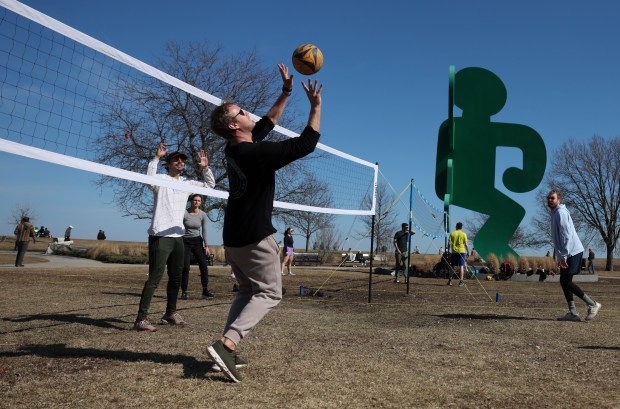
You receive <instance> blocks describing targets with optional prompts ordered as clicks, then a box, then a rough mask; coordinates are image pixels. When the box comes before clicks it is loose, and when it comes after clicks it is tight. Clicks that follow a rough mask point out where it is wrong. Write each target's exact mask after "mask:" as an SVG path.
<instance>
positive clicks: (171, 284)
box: [138, 236, 185, 319]
mask: <svg viewBox="0 0 620 409" xmlns="http://www.w3.org/2000/svg"><path fill="white" fill-rule="evenodd" d="M184 253H185V249H184V247H183V238H182V237H159V236H149V278H148V279H147V280H146V282H145V283H144V288H143V289H142V296H141V297H140V307H139V309H138V319H142V318H146V317H148V315H149V307H150V305H151V299H153V294H154V293H155V290H156V289H157V286H158V285H159V282H160V281H161V278H162V277H163V275H164V271H165V270H166V267H168V286H167V287H166V295H167V297H168V301H167V304H166V313H167V314H168V313H172V312H175V311H176V310H177V298H178V297H179V288H181V274H182V272H183V257H184Z"/></svg>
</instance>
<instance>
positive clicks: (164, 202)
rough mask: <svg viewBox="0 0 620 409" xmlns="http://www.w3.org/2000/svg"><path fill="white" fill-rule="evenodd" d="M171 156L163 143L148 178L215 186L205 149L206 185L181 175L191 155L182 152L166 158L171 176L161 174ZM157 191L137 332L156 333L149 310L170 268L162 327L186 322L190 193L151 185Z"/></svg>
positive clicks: (150, 167) (204, 168)
mask: <svg viewBox="0 0 620 409" xmlns="http://www.w3.org/2000/svg"><path fill="white" fill-rule="evenodd" d="M167 153H168V149H166V144H165V143H163V142H161V143H160V144H159V146H158V148H157V153H156V154H155V157H154V158H153V159H152V160H151V162H150V163H149V166H148V170H147V175H149V176H155V177H157V178H160V179H164V180H170V181H175V182H181V183H188V184H192V185H196V186H208V187H213V186H215V179H214V177H213V173H212V172H211V169H209V159H208V158H207V154H206V153H205V152H204V151H203V150H201V151H200V152H199V154H198V156H199V158H200V163H199V166H200V169H201V170H202V175H203V178H204V180H205V181H204V182H199V181H194V180H186V179H185V178H184V177H182V176H181V172H182V171H183V169H184V168H185V161H186V160H187V156H186V155H184V154H183V153H181V152H172V153H170V154H168V155H167V156H166V157H165V161H166V164H165V168H166V169H167V170H168V174H163V173H157V165H158V164H159V161H160V160H161V159H162V158H163V157H164V156H165V155H166V154H167ZM149 188H150V189H151V190H152V191H153V195H154V204H153V219H152V221H151V227H150V228H149V230H148V233H149V278H148V279H147V280H146V282H145V283H144V288H143V289H142V296H141V297H140V307H139V309H138V317H137V318H136V322H135V324H134V327H133V328H134V329H135V330H136V331H148V332H155V331H156V330H157V328H155V326H154V325H153V324H151V322H150V321H149V318H148V314H149V307H150V305H151V299H152V298H153V294H154V293H155V289H156V288H157V286H158V285H159V282H160V281H161V279H162V277H163V275H164V271H165V270H166V266H167V265H169V266H170V268H169V269H168V286H167V288H166V294H167V304H166V313H165V314H164V316H163V317H162V319H161V323H162V324H172V325H185V321H184V320H183V318H182V317H181V315H180V314H179V313H177V311H176V309H177V298H178V296H179V288H180V287H181V273H182V271H183V256H184V247H183V234H184V233H185V227H183V215H184V214H185V209H186V206H187V198H188V197H189V195H190V193H189V192H184V191H181V190H176V189H172V188H169V187H162V186H157V185H151V186H149Z"/></svg>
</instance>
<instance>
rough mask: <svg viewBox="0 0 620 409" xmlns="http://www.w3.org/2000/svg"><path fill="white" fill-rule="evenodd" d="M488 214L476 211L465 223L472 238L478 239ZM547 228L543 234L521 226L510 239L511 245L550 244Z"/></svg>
mask: <svg viewBox="0 0 620 409" xmlns="http://www.w3.org/2000/svg"><path fill="white" fill-rule="evenodd" d="M488 218H489V216H488V215H486V214H483V213H476V214H475V216H474V217H473V218H471V219H467V220H466V223H465V225H466V226H467V230H468V233H469V234H468V236H469V238H470V239H471V240H475V239H476V235H477V234H478V231H479V230H480V229H481V228H482V226H484V224H485V223H486V221H487V219H488ZM546 227H547V230H546V231H545V232H543V233H542V234H541V232H540V231H538V230H536V229H533V230H532V231H530V230H528V229H526V228H524V227H523V226H519V227H518V228H517V230H516V231H515V233H514V235H513V236H512V238H511V239H510V241H509V244H510V247H513V248H515V249H525V248H528V247H544V246H548V245H549V235H548V233H547V231H548V226H546Z"/></svg>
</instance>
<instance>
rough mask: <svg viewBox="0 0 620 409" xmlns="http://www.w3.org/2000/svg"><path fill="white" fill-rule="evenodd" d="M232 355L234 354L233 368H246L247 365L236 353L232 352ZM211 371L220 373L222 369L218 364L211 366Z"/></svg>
mask: <svg viewBox="0 0 620 409" xmlns="http://www.w3.org/2000/svg"><path fill="white" fill-rule="evenodd" d="M233 354H235V368H237V369H239V368H245V367H246V366H248V363H247V362H246V361H245V360H244V359H243V358H241V357H240V356H239V355H238V354H237V352H234V351H233ZM211 370H212V371H213V372H221V371H222V368H220V366H219V365H218V364H213V366H212V367H211Z"/></svg>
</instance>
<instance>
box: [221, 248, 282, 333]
mask: <svg viewBox="0 0 620 409" xmlns="http://www.w3.org/2000/svg"><path fill="white" fill-rule="evenodd" d="M225 250H226V256H227V259H228V263H229V264H230V266H231V268H232V271H233V273H234V274H235V278H236V279H237V282H238V283H239V291H238V292H237V296H236V297H235V300H234V301H233V303H232V305H231V306H230V312H229V313H228V320H227V321H226V326H225V327H224V336H225V337H226V338H228V339H230V340H231V341H232V342H234V343H235V344H236V345H237V344H239V342H240V341H241V339H243V337H245V336H246V335H247V334H248V332H250V331H251V330H252V328H254V326H255V325H256V324H258V322H259V321H260V320H261V319H262V318H263V317H264V316H265V315H267V313H268V312H269V310H271V309H272V308H273V307H275V306H276V305H278V303H279V302H280V300H281V299H282V273H281V271H280V259H279V257H278V244H277V243H276V241H275V239H274V238H273V236H267V237H265V238H264V239H262V240H261V241H259V242H258V243H253V244H250V245H247V246H244V247H226V249H225Z"/></svg>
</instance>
